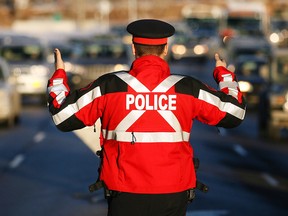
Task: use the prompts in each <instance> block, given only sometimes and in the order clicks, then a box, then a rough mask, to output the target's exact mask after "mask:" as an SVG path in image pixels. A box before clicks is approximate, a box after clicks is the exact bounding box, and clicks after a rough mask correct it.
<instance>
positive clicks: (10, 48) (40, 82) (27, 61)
mask: <svg viewBox="0 0 288 216" xmlns="http://www.w3.org/2000/svg"><path fill="white" fill-rule="evenodd" d="M0 56H1V57H2V58H4V59H5V60H6V61H7V62H8V63H9V65H10V67H11V73H10V76H12V77H14V78H15V79H16V83H17V90H18V92H19V93H20V94H21V95H22V96H28V95H29V96H38V97H40V98H41V99H42V101H45V100H46V87H47V80H48V78H49V77H50V74H51V71H50V69H49V65H48V62H47V57H48V53H47V49H46V47H45V46H44V44H42V42H41V40H40V39H38V38H35V37H30V36H27V35H20V34H13V35H11V34H9V35H6V34H3V35H2V34H0Z"/></svg>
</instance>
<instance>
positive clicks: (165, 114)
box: [158, 110, 182, 131]
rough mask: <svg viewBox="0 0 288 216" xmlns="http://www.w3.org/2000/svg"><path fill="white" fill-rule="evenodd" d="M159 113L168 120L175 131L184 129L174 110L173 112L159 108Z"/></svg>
mask: <svg viewBox="0 0 288 216" xmlns="http://www.w3.org/2000/svg"><path fill="white" fill-rule="evenodd" d="M158 113H159V114H160V115H161V116H162V117H163V118H164V119H165V120H166V121H167V122H168V124H169V125H170V126H171V127H172V128H173V129H174V130H175V131H182V128H181V125H180V123H179V121H178V119H177V118H176V116H175V115H174V113H173V112H171V111H170V110H158Z"/></svg>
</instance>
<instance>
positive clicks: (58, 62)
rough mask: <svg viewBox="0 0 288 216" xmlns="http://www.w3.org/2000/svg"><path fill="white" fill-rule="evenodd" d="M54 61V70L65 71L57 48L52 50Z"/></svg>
mask: <svg viewBox="0 0 288 216" xmlns="http://www.w3.org/2000/svg"><path fill="white" fill-rule="evenodd" d="M54 61H55V70H58V69H63V70H65V65H64V62H63V60H62V57H61V52H60V50H59V49H57V48H56V49H55V50H54Z"/></svg>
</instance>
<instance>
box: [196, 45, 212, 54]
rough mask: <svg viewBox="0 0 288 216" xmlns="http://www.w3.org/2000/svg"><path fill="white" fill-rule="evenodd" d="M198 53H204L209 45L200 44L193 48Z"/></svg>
mask: <svg viewBox="0 0 288 216" xmlns="http://www.w3.org/2000/svg"><path fill="white" fill-rule="evenodd" d="M193 51H194V53H195V54H196V55H203V54H205V53H207V52H208V47H207V46H206V45H201V44H198V45H196V46H195V47H194V49H193Z"/></svg>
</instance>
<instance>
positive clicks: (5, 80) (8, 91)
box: [0, 58, 21, 127]
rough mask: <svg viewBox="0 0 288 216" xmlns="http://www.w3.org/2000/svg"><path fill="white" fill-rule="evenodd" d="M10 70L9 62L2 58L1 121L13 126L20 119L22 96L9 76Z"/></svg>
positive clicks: (0, 63)
mask: <svg viewBox="0 0 288 216" xmlns="http://www.w3.org/2000/svg"><path fill="white" fill-rule="evenodd" d="M9 70H10V69H9V65H8V64H7V62H6V61H5V60H4V59H2V58H0V123H1V124H3V123H4V124H5V125H6V126H8V127H12V126H14V125H15V123H17V122H18V120H19V116H20V112H21V96H20V94H19V93H18V91H17V88H16V85H15V84H13V79H11V77H10V76H9V73H10V71H9ZM9 77H10V78H9Z"/></svg>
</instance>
